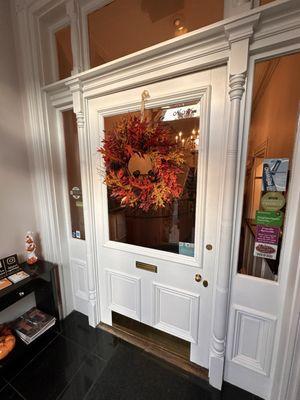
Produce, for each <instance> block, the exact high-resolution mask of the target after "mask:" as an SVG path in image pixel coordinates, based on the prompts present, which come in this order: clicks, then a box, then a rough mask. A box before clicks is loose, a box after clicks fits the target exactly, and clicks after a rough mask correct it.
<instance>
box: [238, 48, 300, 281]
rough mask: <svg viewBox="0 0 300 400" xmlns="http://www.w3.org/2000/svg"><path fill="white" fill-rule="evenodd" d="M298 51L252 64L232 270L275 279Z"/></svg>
mask: <svg viewBox="0 0 300 400" xmlns="http://www.w3.org/2000/svg"><path fill="white" fill-rule="evenodd" d="M299 70H300V53H296V54H292V55H287V56H283V57H278V58H273V59H271V60H267V61H262V62H258V63H257V64H256V65H255V71H254V82H253V98H252V114H251V124H250V133H249V140H248V156H247V165H246V179H245V194H244V205H243V219H242V227H241V239H240V249H239V262H238V272H239V273H242V274H248V275H253V276H257V277H260V278H265V279H270V280H277V276H278V267H279V262H280V254H281V243H282V237H283V234H284V231H285V229H286V228H287V227H286V226H285V213H286V207H287V206H288V190H289V180H290V171H291V169H292V165H293V150H294V143H295V135H296V125H297V115H298V108H299V102H300V81H299V79H298V78H297V77H298V74H299Z"/></svg>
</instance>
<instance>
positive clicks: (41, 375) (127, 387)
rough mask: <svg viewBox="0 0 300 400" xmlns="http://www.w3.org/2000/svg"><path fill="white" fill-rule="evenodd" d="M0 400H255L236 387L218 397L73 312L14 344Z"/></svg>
mask: <svg viewBox="0 0 300 400" xmlns="http://www.w3.org/2000/svg"><path fill="white" fill-rule="evenodd" d="M0 399H1V400H24V399H25V400H150V399H151V400H153V399H155V400H171V399H172V400H176V399H180V400H254V399H256V400H258V397H255V396H254V395H252V394H250V393H248V392H245V391H243V390H241V389H239V388H237V387H235V386H232V385H229V384H227V383H225V384H224V386H223V390H222V392H219V391H217V390H215V389H213V388H212V387H210V386H209V385H208V383H207V382H205V381H201V380H199V379H197V378H195V377H192V376H189V375H188V374H186V373H183V372H180V371H178V370H177V369H175V368H173V367H172V366H170V365H169V364H167V363H165V362H163V361H162V360H159V359H157V358H155V357H153V356H151V355H149V354H148V353H145V352H144V351H143V350H141V349H138V348H136V347H134V346H132V345H130V344H128V343H126V342H124V341H122V340H120V339H118V338H116V337H114V336H113V335H111V334H109V333H107V332H104V331H102V330H100V329H94V328H91V327H90V326H89V325H88V320H87V317H85V316H84V315H82V314H80V313H78V312H75V311H74V312H72V313H71V314H70V315H69V316H68V317H67V318H66V319H65V320H64V321H63V322H62V323H61V324H60V325H59V327H57V328H55V329H53V330H52V331H51V332H50V331H49V332H47V333H46V334H44V335H43V336H42V337H41V338H39V339H37V340H36V341H35V342H34V343H32V344H31V345H29V346H25V345H24V344H22V343H21V342H19V341H18V344H17V346H16V349H15V350H14V352H13V353H12V354H11V355H10V356H9V357H7V359H5V360H4V361H3V363H2V365H1V366H0Z"/></svg>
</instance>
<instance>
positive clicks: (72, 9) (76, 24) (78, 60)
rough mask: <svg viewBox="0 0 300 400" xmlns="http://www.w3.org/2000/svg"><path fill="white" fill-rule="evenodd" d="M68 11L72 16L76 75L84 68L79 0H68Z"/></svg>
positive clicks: (74, 72) (72, 40) (72, 39)
mask: <svg viewBox="0 0 300 400" xmlns="http://www.w3.org/2000/svg"><path fill="white" fill-rule="evenodd" d="M66 12H67V15H68V17H69V18H70V25H71V47H72V55H73V69H72V75H76V74H78V73H79V72H82V70H83V67H82V66H83V63H82V41H81V28H80V20H79V6H78V2H77V0H67V2H66Z"/></svg>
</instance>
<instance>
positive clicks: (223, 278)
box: [209, 15, 259, 389]
mask: <svg viewBox="0 0 300 400" xmlns="http://www.w3.org/2000/svg"><path fill="white" fill-rule="evenodd" d="M258 18H259V16H257V15H255V16H251V17H248V18H245V19H243V20H241V21H237V22H233V23H231V24H228V25H227V26H225V32H226V35H227V37H228V41H229V45H230V56H229V67H228V68H229V71H228V72H229V99H230V110H229V124H228V133H227V149H226V159H225V173H224V178H225V183H224V191H223V196H224V197H223V205H222V222H221V232H220V242H219V255H218V259H219V266H218V274H217V280H216V290H215V299H214V304H215V307H214V317H213V331H212V341H211V347H210V360H209V382H210V384H211V385H212V386H214V387H216V388H218V389H221V387H222V382H223V370H224V362H225V346H226V333H227V313H228V300H229V282H230V272H231V256H232V254H231V253H232V238H233V220H234V209H235V189H236V180H237V173H236V171H237V161H238V160H237V155H238V141H239V134H240V132H242V129H241V126H240V111H241V102H242V98H243V94H244V91H245V81H246V76H247V68H248V52H249V40H250V38H251V36H252V34H253V27H254V25H255V24H256V23H257V22H258Z"/></svg>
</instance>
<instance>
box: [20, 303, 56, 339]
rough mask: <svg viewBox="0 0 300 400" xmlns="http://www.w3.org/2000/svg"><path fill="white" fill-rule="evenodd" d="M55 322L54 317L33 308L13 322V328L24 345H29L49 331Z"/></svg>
mask: <svg viewBox="0 0 300 400" xmlns="http://www.w3.org/2000/svg"><path fill="white" fill-rule="evenodd" d="M55 322H56V319H55V317H53V316H51V315H48V314H46V313H44V312H43V311H40V310H38V309H37V308H36V307H33V308H31V309H30V310H29V311H27V312H26V313H25V314H23V315H21V317H19V318H18V319H17V320H16V321H14V323H13V328H14V330H15V331H16V334H17V335H18V336H19V337H20V338H21V339H22V340H23V341H24V342H25V343H26V344H30V343H31V342H33V341H34V340H35V339H37V338H38V337H39V336H41V335H42V334H43V333H44V332H46V331H47V330H48V329H50V328H51V327H52V326H53V325H54V324H55Z"/></svg>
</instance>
